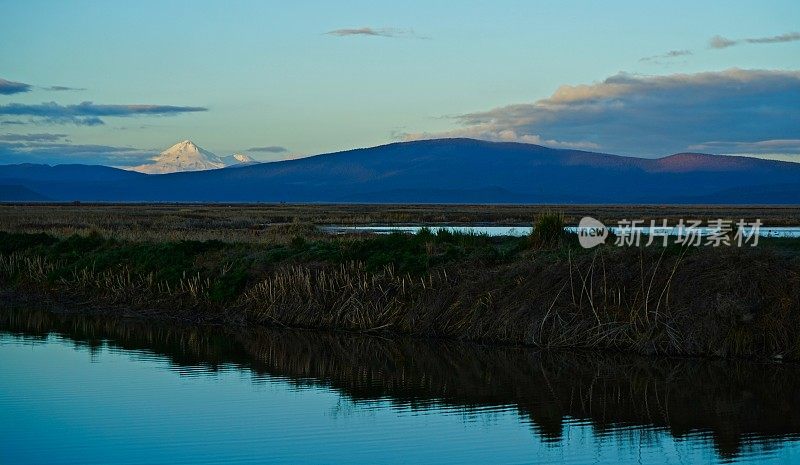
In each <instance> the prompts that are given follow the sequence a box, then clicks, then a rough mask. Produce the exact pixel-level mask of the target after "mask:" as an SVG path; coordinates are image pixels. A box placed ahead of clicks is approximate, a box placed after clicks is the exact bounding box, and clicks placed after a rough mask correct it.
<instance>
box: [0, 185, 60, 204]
mask: <svg viewBox="0 0 800 465" xmlns="http://www.w3.org/2000/svg"><path fill="white" fill-rule="evenodd" d="M47 200H50V199H48V198H47V197H45V196H43V195H42V194H39V193H38V192H34V191H32V190H30V189H28V188H27V187H25V186H15V185H4V184H0V202H44V201H47Z"/></svg>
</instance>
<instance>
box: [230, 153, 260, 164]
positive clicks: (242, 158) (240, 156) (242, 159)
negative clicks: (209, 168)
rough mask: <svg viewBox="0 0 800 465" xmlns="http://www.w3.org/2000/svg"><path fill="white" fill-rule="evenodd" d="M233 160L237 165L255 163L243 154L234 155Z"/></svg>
mask: <svg viewBox="0 0 800 465" xmlns="http://www.w3.org/2000/svg"><path fill="white" fill-rule="evenodd" d="M233 158H234V159H235V160H236V161H238V162H239V163H253V162H254V161H255V160H253V159H252V158H251V157H250V156H248V155H245V154H243V153H234V154H233Z"/></svg>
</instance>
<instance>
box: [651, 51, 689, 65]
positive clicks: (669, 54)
mask: <svg viewBox="0 0 800 465" xmlns="http://www.w3.org/2000/svg"><path fill="white" fill-rule="evenodd" d="M688 55H692V51H691V50H670V51H669V52H667V53H662V54H661V55H652V56H649V57H644V58H640V59H639V61H643V62H653V63H661V60H665V59H670V58H678V57H683V56H688Z"/></svg>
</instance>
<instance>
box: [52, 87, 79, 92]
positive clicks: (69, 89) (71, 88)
mask: <svg viewBox="0 0 800 465" xmlns="http://www.w3.org/2000/svg"><path fill="white" fill-rule="evenodd" d="M43 89H44V90H51V91H56V92H60V91H73V90H74V91H79V90H86V89H85V88H83V87H66V86H50V87H44V88H43Z"/></svg>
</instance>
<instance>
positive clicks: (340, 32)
mask: <svg viewBox="0 0 800 465" xmlns="http://www.w3.org/2000/svg"><path fill="white" fill-rule="evenodd" d="M325 34H327V35H330V36H337V37H347V36H374V37H414V38H417V39H428V37H422V36H418V35H417V34H416V33H415V32H414V31H413V30H412V29H395V28H372V27H359V28H345V29H334V30H333V31H328V32H326V33H325Z"/></svg>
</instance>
